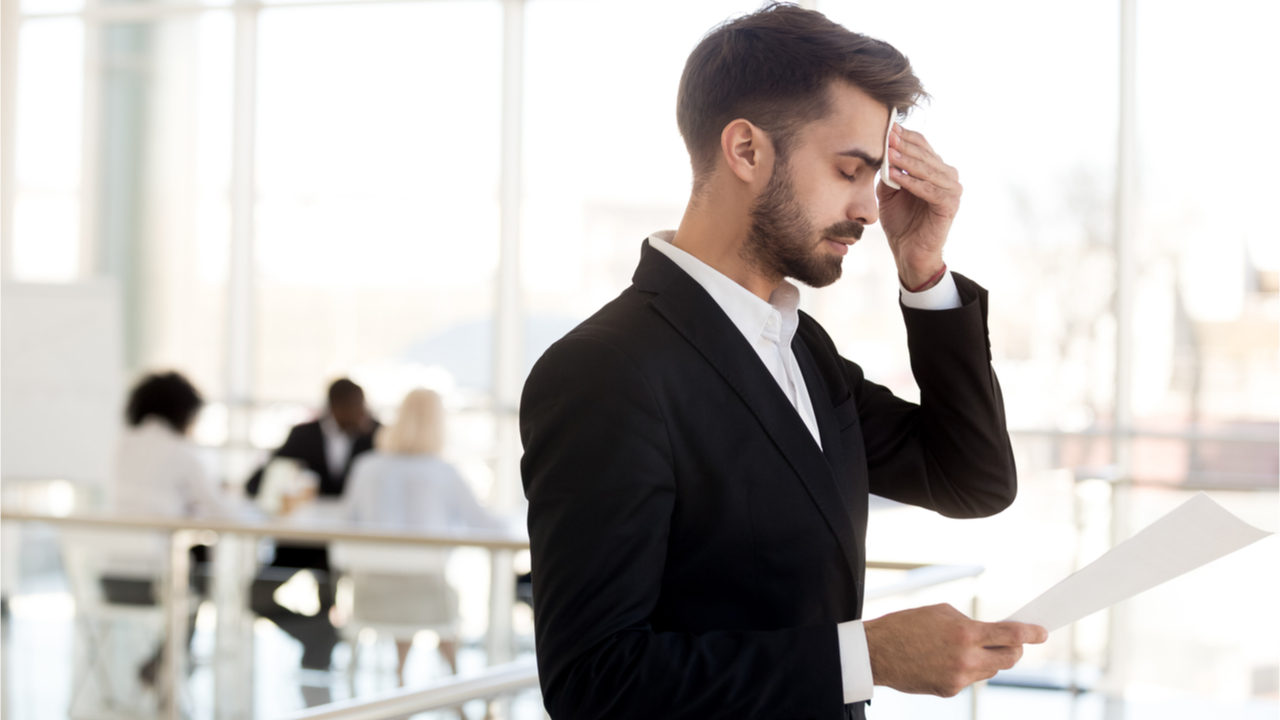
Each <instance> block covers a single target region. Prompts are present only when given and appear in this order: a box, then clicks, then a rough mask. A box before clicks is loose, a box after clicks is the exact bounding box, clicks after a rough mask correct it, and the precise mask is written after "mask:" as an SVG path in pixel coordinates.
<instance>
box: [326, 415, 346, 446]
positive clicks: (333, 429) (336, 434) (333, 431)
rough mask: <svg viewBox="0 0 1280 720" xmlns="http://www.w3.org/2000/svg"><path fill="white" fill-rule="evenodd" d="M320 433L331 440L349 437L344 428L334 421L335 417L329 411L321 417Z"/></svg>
mask: <svg viewBox="0 0 1280 720" xmlns="http://www.w3.org/2000/svg"><path fill="white" fill-rule="evenodd" d="M320 432H322V433H324V435H325V437H328V438H330V439H337V438H346V437H347V434H346V433H345V432H343V430H342V426H341V425H339V424H338V421H337V420H334V419H333V416H332V415H330V414H329V413H328V411H326V412H325V414H323V415H321V416H320Z"/></svg>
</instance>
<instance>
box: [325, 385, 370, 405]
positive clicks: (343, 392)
mask: <svg viewBox="0 0 1280 720" xmlns="http://www.w3.org/2000/svg"><path fill="white" fill-rule="evenodd" d="M363 401H364V388H362V387H360V386H359V385H357V384H355V383H354V382H352V381H351V379H350V378H338V379H337V380H334V381H333V384H332V385H330V386H329V407H333V406H334V405H344V404H346V403H349V402H363Z"/></svg>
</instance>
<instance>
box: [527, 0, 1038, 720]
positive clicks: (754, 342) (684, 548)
mask: <svg viewBox="0 0 1280 720" xmlns="http://www.w3.org/2000/svg"><path fill="white" fill-rule="evenodd" d="M923 95H924V93H923V90H922V88H921V86H920V83H919V80H918V79H917V78H916V77H915V75H914V74H913V73H912V71H911V67H910V64H909V63H908V62H907V60H906V58H905V57H903V56H902V55H901V54H900V53H899V52H898V51H897V50H895V49H894V48H892V47H891V46H889V45H888V44H886V43H883V42H880V41H877V40H874V39H871V38H867V37H865V36H862V35H858V34H855V33H852V32H850V31H848V30H846V29H845V28H843V27H840V26H839V25H836V24H835V23H832V22H830V21H829V20H827V19H826V18H825V17H823V16H822V15H820V14H818V13H816V12H812V11H807V10H802V9H800V8H797V7H794V6H786V5H782V6H778V5H774V6H769V7H766V8H764V9H762V10H761V11H759V12H757V13H754V14H752V15H748V16H745V17H742V18H739V19H736V20H734V21H732V22H729V23H727V24H725V25H722V26H720V27H719V28H717V29H715V30H714V31H712V32H711V33H710V34H709V35H708V36H707V37H706V38H704V39H703V41H702V42H701V43H700V44H699V46H698V47H697V48H696V49H695V50H694V51H693V53H692V55H691V56H690V57H689V60H688V63H687V65H686V67H685V71H684V76H683V78H682V80H681V84H680V91H679V96H678V103H677V121H678V124H679V127H680V130H681V134H682V135H683V137H684V140H685V143H686V145H687V147H688V149H689V152H690V155H691V159H692V164H693V171H694V189H693V194H692V197H691V200H690V203H689V206H688V209H687V210H686V212H685V215H684V217H683V219H682V220H681V223H680V226H679V228H678V229H677V230H676V231H675V232H670V231H667V232H663V233H656V234H655V235H653V236H651V237H650V238H648V239H647V240H646V241H645V243H644V245H643V246H642V250H641V258H640V265H639V267H638V268H637V270H636V272H635V275H634V277H633V279H632V282H633V284H632V285H631V287H629V288H628V289H627V290H626V291H624V292H623V293H622V295H620V296H619V297H618V298H617V299H616V300H614V301H612V302H611V303H609V304H608V305H606V306H605V307H604V308H602V309H601V310H600V311H599V312H597V313H596V314H595V315H594V316H592V317H591V318H589V319H588V320H586V321H585V322H584V323H582V324H581V325H580V326H578V327H577V328H576V329H575V330H573V331H572V332H570V333H569V334H568V335H567V336H565V337H564V338H563V339H562V340H560V341H559V342H557V343H556V344H555V345H553V346H552V347H551V348H550V349H549V350H548V351H547V352H546V354H545V355H544V356H543V357H542V358H541V359H540V360H539V362H538V363H537V365H536V366H535V367H534V369H533V372H532V373H531V375H530V376H529V379H528V381H527V383H526V385H525V390H524V397H523V399H522V402H521V408H520V429H521V437H522V439H523V441H524V445H525V455H524V459H523V461H522V475H523V480H524V486H525V492H526V495H527V496H528V499H529V535H530V542H531V546H532V553H533V591H534V600H535V602H534V611H535V621H536V630H537V641H538V642H537V646H538V647H537V649H538V665H539V674H540V679H541V684H542V690H543V696H544V700H545V703H546V706H547V708H548V711H549V712H550V714H551V716H552V717H555V718H698V719H699V720H706V719H708V718H722V717H723V718H831V719H832V720H835V719H836V718H861V717H863V716H864V706H865V701H868V700H869V699H870V698H871V695H872V686H873V684H875V685H887V686H890V687H894V688H897V689H899V690H902V691H906V692H923V693H934V694H938V695H947V696H949V695H954V694H956V693H958V692H959V691H960V690H961V689H962V688H964V687H965V686H967V685H969V684H970V683H972V682H975V681H977V680H980V679H984V678H987V677H990V676H992V675H994V674H995V672H996V671H997V670H999V669H1002V668H1008V667H1011V666H1012V665H1013V664H1014V663H1015V662H1016V661H1017V660H1018V658H1019V657H1020V656H1021V652H1022V645H1023V644H1024V643H1027V642H1042V641H1043V639H1044V638H1045V635H1046V633H1045V631H1044V629H1043V628H1039V627H1035V626H1031V625H1024V624H1020V623H980V622H977V621H974V620H970V619H969V618H966V617H964V616H963V615H962V614H961V613H959V612H958V611H956V610H955V609H953V608H951V607H950V606H933V607H927V608H916V609H912V610H907V611H903V612H899V613H893V614H891V615H887V616H884V617H881V618H877V619H875V620H868V621H866V622H862V621H861V619H860V618H861V611H862V599H863V577H864V570H865V561H866V558H865V547H866V545H865V533H866V520H867V496H868V493H875V494H877V495H881V496H884V497H887V498H892V499H894V500H898V501H901V502H906V503H911V504H914V505H918V506H921V507H925V508H930V509H933V510H936V511H937V512H939V513H942V514H943V515H946V516H949V517H981V516H986V515H991V514H993V513H996V512H999V511H1000V510H1002V509H1004V508H1005V507H1007V506H1008V505H1009V504H1010V503H1011V502H1012V501H1013V499H1014V495H1015V492H1016V480H1015V472H1014V465H1013V456H1012V451H1011V448H1010V444H1009V438H1008V433H1007V431H1006V429H1005V421H1004V409H1003V404H1002V399H1001V395H1000V389H999V385H998V383H997V381H996V378H995V375H994V373H993V371H992V368H991V365H990V356H989V350H988V343H987V335H986V316H987V295H986V292H985V291H984V290H983V289H982V288H981V287H979V286H978V285H977V284H976V283H974V282H973V281H971V280H968V279H966V278H964V277H962V276H961V275H959V274H953V273H951V272H949V271H948V270H947V269H946V266H945V264H944V263H943V261H942V248H943V245H944V243H945V241H946V237H947V234H948V231H949V228H950V225H951V221H952V218H953V217H954V216H955V213H956V210H957V209H958V206H959V198H960V185H959V183H958V182H957V179H956V177H957V176H956V173H955V170H954V169H953V168H951V167H949V166H947V165H946V164H945V163H943V162H942V160H941V159H940V158H939V157H938V155H937V154H936V153H935V152H934V151H933V149H932V148H931V147H930V146H929V143H928V142H927V141H926V140H925V139H924V137H923V136H922V135H920V134H919V133H915V132H911V131H907V130H905V129H903V128H902V127H901V126H898V125H895V124H894V122H893V121H894V118H893V117H891V110H890V109H891V108H898V109H900V110H906V109H908V108H910V107H912V106H913V105H914V104H915V103H916V102H917V100H919V99H920V98H921V97H923ZM886 133H889V140H888V145H889V148H888V154H889V161H890V163H891V165H892V166H893V169H892V171H891V172H892V175H891V177H892V178H893V179H894V180H895V181H896V182H897V183H898V184H899V185H900V186H901V189H898V190H894V189H892V188H890V187H889V186H887V185H885V184H883V183H881V184H878V185H877V181H876V178H877V170H878V169H879V167H880V165H881V162H882V159H883V157H884V153H885V152H886ZM877 220H880V221H881V222H882V225H883V227H884V231H885V234H886V236H887V237H888V240H889V244H890V247H891V249H892V250H893V254H894V257H895V260H896V263H897V270H898V274H899V277H900V279H901V283H902V286H903V289H902V293H901V303H902V306H903V307H902V312H903V316H904V320H905V323H906V327H907V342H908V347H909V349H910V353H911V362H912V369H913V371H914V373H915V376H916V380H917V382H918V383H919V386H920V395H921V403H920V404H919V405H916V404H913V403H909V402H907V401H904V400H901V399H899V398H896V397H894V396H893V395H892V394H891V393H890V392H889V391H888V390H887V389H885V388H884V387H882V386H879V385H877V384H875V383H873V382H870V381H869V380H867V379H866V378H865V377H864V375H863V372H862V370H861V369H860V368H859V367H858V365H856V364H854V363H853V362H850V361H849V360H846V359H844V358H842V357H840V355H839V354H838V353H837V351H836V347H835V345H834V343H833V342H832V341H831V339H830V338H829V337H828V336H827V334H826V333H825V332H824V331H823V329H822V327H821V326H819V325H818V323H817V322H815V321H814V320H813V319H812V318H810V317H809V316H807V315H805V314H803V313H799V312H798V311H797V304H798V299H799V291H798V290H797V288H796V287H795V286H794V285H792V284H791V283H790V282H787V280H786V278H794V279H796V280H799V281H800V282H803V283H805V284H807V285H810V286H814V287H823V286H826V285H828V284H830V283H832V282H834V281H835V280H836V279H838V278H839V276H840V269H841V260H842V258H843V256H844V255H845V254H846V253H847V252H848V251H849V248H850V246H852V245H853V244H854V243H855V242H856V241H857V240H858V238H860V237H861V234H862V229H863V227H864V226H866V225H869V224H872V223H874V222H876V221H877Z"/></svg>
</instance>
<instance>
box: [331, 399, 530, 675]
mask: <svg viewBox="0 0 1280 720" xmlns="http://www.w3.org/2000/svg"><path fill="white" fill-rule="evenodd" d="M444 420H445V415H444V402H443V400H442V399H441V397H440V395H439V394H438V393H436V392H434V391H432V390H425V389H417V390H413V391H411V392H410V393H409V394H408V395H406V396H405V398H404V400H403V401H402V402H401V404H400V412H399V414H398V415H397V417H396V420H395V422H394V423H392V424H391V425H388V426H386V427H384V428H382V429H381V430H380V431H379V432H378V434H377V438H376V441H375V448H376V449H375V450H374V451H373V452H371V453H368V454H366V455H363V456H361V457H360V459H359V460H357V461H356V463H355V464H354V465H353V466H352V468H351V478H350V480H349V481H348V485H347V492H346V496H345V497H344V499H343V506H344V513H343V514H344V516H345V517H346V518H347V519H348V520H350V521H352V522H357V523H360V524H362V525H371V526H376V527H377V528H378V529H382V530H399V531H406V532H412V531H427V532H447V531H450V530H486V529H488V530H499V529H503V528H505V527H506V523H505V522H503V521H502V520H501V519H499V518H497V517H495V516H493V515H491V514H490V513H489V512H488V511H487V510H485V509H484V508H483V507H482V506H481V505H480V503H479V502H477V501H476V497H475V495H474V494H473V493H472V492H471V487H470V486H469V485H467V482H466V480H464V479H463V478H462V475H461V474H459V473H458V470H457V468H455V467H454V466H453V465H451V464H450V463H448V462H446V461H445V460H444V459H443V458H441V457H440V453H441V451H442V450H443V449H444V425H445V422H444ZM344 551H345V552H346V553H347V554H348V556H349V557H348V562H347V563H344V565H349V567H350V568H351V569H352V570H353V571H355V573H357V574H356V575H355V577H354V578H353V579H354V581H355V604H356V607H357V609H358V610H359V611H360V612H361V614H362V615H364V616H365V617H369V616H370V613H371V610H370V609H367V608H368V606H369V605H370V604H376V611H374V612H376V613H377V615H378V616H379V617H380V618H381V619H383V620H384V621H388V622H392V623H394V624H397V625H401V626H409V627H412V626H414V625H421V626H424V627H425V626H432V625H440V624H442V621H444V620H448V621H456V614H457V596H456V593H454V592H453V590H452V588H449V587H448V586H447V584H445V582H444V568H445V565H446V564H447V562H448V559H449V554H450V551H449V550H446V549H440V548H426V547H404V548H396V552H392V553H388V552H386V551H385V550H384V549H383V548H380V547H376V546H368V547H365V548H357V547H350V548H344ZM396 565H399V566H400V567H398V568H397V567H395V566H396ZM411 567H412V568H415V569H417V572H416V573H415V572H413V571H410V570H408V569H409V568H411ZM392 570H399V572H395V573H392V572H390V571H392ZM362 571H363V572H362ZM414 575H417V576H419V577H418V579H419V581H423V580H425V585H424V588H423V591H419V592H415V591H414V588H413V587H412V583H413V582H414V580H412V579H410V578H412V577H413V576H414ZM426 578H430V579H426ZM362 603H363V604H364V605H365V607H366V609H361V604H362ZM433 605H434V607H433ZM446 624H447V623H446ZM411 644H412V636H401V637H397V638H396V649H397V651H398V652H399V658H400V661H399V666H398V669H397V673H398V674H399V675H400V678H401V682H402V683H403V679H404V677H403V674H404V662H405V658H406V657H407V656H408V653H409V648H410V645H411ZM439 647H440V654H441V655H443V656H444V658H445V660H446V661H447V662H448V663H449V666H450V667H451V668H452V669H453V671H454V672H455V673H456V672H457V671H458V663H457V651H458V645H457V641H456V639H455V638H454V637H452V636H451V634H450V633H449V632H447V631H445V632H440V646H439Z"/></svg>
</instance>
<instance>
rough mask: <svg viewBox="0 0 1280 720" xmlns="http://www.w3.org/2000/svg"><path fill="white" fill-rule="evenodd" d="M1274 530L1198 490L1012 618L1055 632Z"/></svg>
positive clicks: (1033, 601) (1011, 616)
mask: <svg viewBox="0 0 1280 720" xmlns="http://www.w3.org/2000/svg"><path fill="white" fill-rule="evenodd" d="M1271 534H1272V533H1269V532H1267V531H1265V530H1259V529H1258V528H1256V527H1254V526H1252V525H1250V524H1248V523H1246V522H1245V521H1243V520H1241V519H1240V518H1238V517H1236V516H1235V515H1232V514H1231V513H1230V512H1228V511H1227V509H1226V508H1224V507H1222V506H1221V505H1219V504H1218V503H1216V502H1214V501H1213V500H1211V499H1210V498H1209V496H1208V495H1205V494H1204V493H1198V494H1197V495H1196V496H1195V497H1193V498H1191V499H1190V500H1188V501H1186V502H1185V503H1183V504H1182V505H1180V506H1179V507H1177V508H1176V509H1175V510H1173V511H1172V512H1170V513H1169V514H1168V515H1165V516H1164V517H1162V518H1160V519H1159V520H1157V521H1155V522H1154V523H1152V524H1151V525H1149V526H1148V527H1147V528H1146V529H1144V530H1143V531H1142V532H1139V533H1138V534H1137V535H1134V536H1133V537H1131V538H1129V539H1128V540H1125V541H1124V542H1122V543H1120V544H1119V545H1117V546H1115V547H1113V548H1111V549H1110V550H1108V551H1107V552H1106V554H1104V555H1103V556H1102V557H1100V558H1098V559H1097V560H1094V561H1093V562H1091V563H1089V564H1088V565H1087V566H1085V567H1083V568H1081V569H1080V570H1078V571H1076V572H1075V573H1072V574H1071V575H1069V576H1068V577H1067V578H1066V579H1065V580H1063V581H1062V582H1060V583H1058V584H1057V585H1054V586H1053V587H1052V588H1049V590H1048V592H1046V593H1044V594H1043V595H1041V596H1040V597H1038V598H1036V599H1035V600H1032V601H1031V602H1030V603H1028V604H1027V605H1026V606H1024V607H1023V608H1022V609H1021V610H1019V611H1017V612H1015V613H1014V614H1012V615H1010V616H1009V618H1008V619H1009V620H1013V621H1015V622H1025V623H1032V624H1034V625H1040V626H1043V627H1044V628H1045V629H1047V630H1049V631H1050V632H1052V631H1054V630H1057V629H1058V628H1061V627H1063V626H1065V625H1069V624H1071V623H1073V622H1075V621H1076V620H1079V619H1080V618H1082V617H1085V616H1088V615H1092V614H1093V613H1095V612H1098V611H1099V610H1105V609H1106V608H1109V607H1111V606H1112V605H1114V604H1116V603H1118V602H1120V601H1121V600H1127V599H1128V598H1131V597H1133V596H1134V595H1137V594H1138V593H1140V592H1143V591H1144V590H1150V589H1151V588H1153V587H1155V586H1157V585H1161V584H1163V583H1165V582H1168V581H1169V580H1172V579H1174V578H1176V577H1178V576H1179V575H1183V574H1185V573H1188V572H1190V571H1192V570H1195V569H1196V568H1198V567H1200V566H1201V565H1206V564H1208V563H1211V562H1213V561H1214V560H1217V559H1218V558H1220V557H1223V556H1224V555H1229V554H1231V553H1233V552H1235V551H1236V550H1239V549H1240V548H1242V547H1245V546H1246V545H1251V544H1253V543H1255V542H1257V541H1259V540H1261V539H1262V538H1264V537H1266V536H1268V535H1271Z"/></svg>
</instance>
